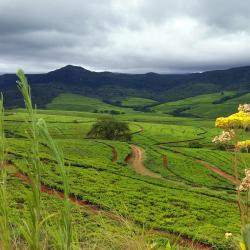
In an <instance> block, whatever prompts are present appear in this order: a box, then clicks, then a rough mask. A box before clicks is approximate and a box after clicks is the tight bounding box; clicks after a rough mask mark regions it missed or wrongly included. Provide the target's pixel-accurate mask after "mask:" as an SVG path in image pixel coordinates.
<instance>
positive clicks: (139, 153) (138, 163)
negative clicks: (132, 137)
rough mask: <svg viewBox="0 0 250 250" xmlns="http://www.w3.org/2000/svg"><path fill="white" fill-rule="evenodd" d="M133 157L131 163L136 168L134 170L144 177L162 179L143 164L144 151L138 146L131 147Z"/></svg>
mask: <svg viewBox="0 0 250 250" xmlns="http://www.w3.org/2000/svg"><path fill="white" fill-rule="evenodd" d="M131 149H132V156H131V158H130V162H131V164H132V166H133V168H134V170H135V171H136V172H137V173H138V174H140V175H143V176H149V177H154V178H162V177H161V175H159V174H156V173H154V172H152V171H151V170H149V169H147V168H146V167H145V166H144V164H143V155H144V150H143V149H142V148H140V147H138V146H136V145H131Z"/></svg>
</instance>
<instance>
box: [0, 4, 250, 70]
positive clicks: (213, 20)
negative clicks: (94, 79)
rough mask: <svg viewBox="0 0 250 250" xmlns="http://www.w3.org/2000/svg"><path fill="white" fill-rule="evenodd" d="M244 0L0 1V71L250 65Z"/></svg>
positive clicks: (248, 7) (249, 10)
mask: <svg viewBox="0 0 250 250" xmlns="http://www.w3.org/2000/svg"><path fill="white" fill-rule="evenodd" d="M249 53H250V1H249V0H240V1H237V0H0V72H1V73H5V72H8V73H11V72H15V71H16V69H17V68H23V69H24V70H25V71H26V72H30V73H32V72H33V73H36V72H48V71H51V70H54V69H57V68H60V67H63V66H65V65H68V64H73V65H80V66H82V67H85V68H87V69H89V70H93V71H113V72H126V73H145V72H157V73H186V72H202V71H206V70H212V69H225V68H230V67H238V66H243V65H250V56H249Z"/></svg>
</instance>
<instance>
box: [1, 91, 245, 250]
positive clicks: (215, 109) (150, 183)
mask: <svg viewBox="0 0 250 250" xmlns="http://www.w3.org/2000/svg"><path fill="white" fill-rule="evenodd" d="M248 98H249V94H242V95H239V93H237V92H234V91H223V92H221V91H220V92H214V93H211V94H207V95H199V96H195V97H191V98H187V99H183V100H179V101H174V102H167V103H165V102H164V103H161V104H158V103H157V102H156V101H154V100H153V99H145V98H141V97H138V98H134V97H130V98H124V97H123V98H120V99H119V101H118V99H116V102H112V103H110V102H109V103H107V101H102V100H101V99H98V98H92V97H91V98H90V97H86V96H82V95H79V94H70V93H64V94H61V95H59V96H57V97H56V98H55V99H53V100H52V101H51V102H50V103H49V104H48V105H47V108H46V109H43V110H42V109H38V110H37V119H40V118H42V119H44V120H46V124H47V127H48V131H49V132H50V135H51V136H52V137H53V138H54V141H55V143H56V144H57V145H59V147H60V149H61V150H62V152H63V160H62V161H63V162H65V166H66V168H67V174H68V176H67V181H68V184H69V186H68V192H69V196H70V197H76V198H78V199H79V201H84V205H83V206H79V204H78V205H77V204H76V203H73V204H72V221H73V224H72V225H73V226H72V228H73V231H74V232H77V231H78V232H84V233H82V234H81V236H80V241H81V242H82V244H83V245H84V247H86V248H87V249H88V248H89V249H91V247H92V246H93V245H94V244H96V247H97V249H130V248H129V246H130V245H129V244H135V242H136V241H138V239H140V241H139V244H141V245H143V244H145V245H143V246H145V247H144V249H150V248H149V245H150V246H151V245H154V244H156V246H155V248H153V249H165V248H166V243H167V242H168V240H170V241H171V242H172V243H174V242H175V241H177V243H178V244H177V245H179V246H180V245H181V244H180V243H179V241H180V240H179V241H178V237H179V238H180V239H182V240H183V239H185V238H186V237H187V238H188V239H191V240H193V241H198V242H199V243H203V244H207V245H209V246H212V247H213V248H214V249H222V250H227V249H234V248H232V247H231V246H230V244H229V242H228V241H227V240H226V239H225V238H224V234H225V233H226V232H231V233H233V234H234V235H236V236H237V235H239V234H240V232H239V225H240V220H239V215H238V212H237V204H236V197H235V186H234V184H233V183H232V182H231V181H230V180H229V179H227V178H225V177H224V176H223V175H220V174H218V173H216V172H215V171H212V170H211V169H209V168H208V167H206V165H204V164H203V163H204V162H205V163H206V164H208V165H209V166H213V167H215V168H217V169H219V170H221V171H222V172H223V173H225V174H227V175H229V176H233V175H234V170H233V169H232V168H231V163H232V161H233V153H232V152H226V151H223V150H220V149H218V147H216V146H214V145H213V144H212V143H211V140H212V138H213V137H214V136H215V135H216V134H218V129H215V128H214V121H213V119H211V118H212V117H214V116H220V115H226V114H227V113H231V112H232V110H235V109H236V107H237V105H238V103H239V102H248ZM122 106H123V107H122ZM136 108H140V109H141V108H142V109H141V110H143V108H147V110H146V111H147V112H142V111H139V110H138V109H136ZM148 108H150V109H151V111H150V110H148ZM135 109H136V110H135ZM112 111H116V112H117V113H115V114H114V113H113V114H112ZM112 115H115V120H114V117H113V118H112ZM25 121H26V122H25ZM100 121H101V122H103V121H105V122H106V124H105V126H104V127H106V128H107V130H108V131H109V130H112V122H113V121H116V122H117V123H118V124H120V125H121V124H127V125H126V128H125V130H126V135H129V136H131V137H132V138H131V141H127V139H130V138H125V139H126V140H123V139H124V138H116V137H112V136H111V137H109V136H103V134H102V135H101V136H99V135H98V134H97V133H93V128H95V126H96V124H98V123H100ZM4 123H5V135H6V145H7V147H6V152H7V155H6V160H7V162H8V164H9V165H10V167H9V168H8V189H9V190H12V192H11V194H9V195H10V197H11V198H10V204H11V205H10V206H11V208H13V210H11V223H13V224H14V223H15V221H18V220H20V218H18V214H20V213H21V214H22V215H23V217H24V218H26V217H27V218H28V217H29V213H28V206H29V204H28V203H27V201H26V200H25V195H24V194H25V193H29V192H31V193H32V188H30V185H29V183H24V182H23V181H21V180H20V178H17V176H16V173H19V174H20V173H23V174H30V172H29V171H30V165H31V163H30V162H29V161H27V159H29V157H30V152H31V149H32V142H31V140H30V132H27V131H29V126H30V125H31V124H32V119H31V117H30V116H28V115H27V113H26V111H25V110H24V109H9V110H7V111H6V115H5V117H4ZM102 128H103V126H102ZM91 129H92V130H91ZM89 131H92V133H89ZM96 131H98V133H99V132H100V130H99V129H98V128H97V130H96ZM118 135H120V134H119V133H118ZM118 137H119V136H118ZM115 139H122V140H123V141H116V140H115ZM37 143H38V145H39V151H38V153H37V154H38V159H37V160H39V161H40V162H41V166H40V174H41V183H42V184H44V185H46V187H47V188H49V190H57V191H63V190H64V189H65V184H64V181H63V178H62V169H61V168H60V165H58V164H57V163H56V162H57V160H58V159H56V157H55V155H53V154H51V145H49V143H48V141H46V140H44V138H43V140H42V138H40V137H39V140H38V141H37ZM133 145H137V146H138V147H140V148H141V149H142V151H141V152H140V153H141V154H142V159H143V162H142V164H143V165H144V166H145V168H147V169H149V170H151V171H152V172H153V173H157V174H158V175H157V177H150V176H147V175H143V174H139V173H138V172H137V171H136V167H135V166H134V164H133V158H135V153H134V151H132V147H133ZM239 156H240V160H239V170H240V175H241V177H243V173H244V169H245V168H246V167H247V164H246V163H247V162H249V160H250V156H249V154H247V153H240V154H239ZM201 161H203V163H202V162H201ZM201 201H202V202H201ZM86 204H87V205H88V206H86ZM63 205H65V204H64V201H62V200H61V199H60V198H59V196H58V195H53V194H52V195H51V194H50V195H48V194H46V193H42V200H41V206H42V207H43V208H44V210H45V211H48V213H53V212H54V211H57V210H58V208H60V207H61V206H63ZM89 205H90V206H93V207H94V209H96V210H97V211H98V214H97V213H96V212H94V211H93V209H89ZM89 210H90V211H89ZM99 213H100V214H99ZM115 215H118V216H119V217H120V218H122V219H121V220H122V221H121V220H120V221H117V219H114V216H115ZM50 226H51V225H49V226H48V227H50ZM150 230H151V231H150ZM17 233H19V234H20V232H17ZM110 238H112V240H111V239H110ZM131 249H133V248H131ZM136 249H137V248H136ZM180 249H182V248H180ZM183 249H184V248H183ZM185 249H188V248H185Z"/></svg>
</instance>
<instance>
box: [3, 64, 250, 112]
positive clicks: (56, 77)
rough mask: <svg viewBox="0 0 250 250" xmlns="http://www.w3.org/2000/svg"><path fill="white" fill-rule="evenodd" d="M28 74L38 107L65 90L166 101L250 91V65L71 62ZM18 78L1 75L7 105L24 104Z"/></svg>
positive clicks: (116, 100)
mask: <svg viewBox="0 0 250 250" xmlns="http://www.w3.org/2000/svg"><path fill="white" fill-rule="evenodd" d="M27 77H28V80H29V82H30V85H31V88H32V96H33V99H34V102H35V103H36V104H37V105H38V107H46V105H47V104H49V103H50V102H51V101H52V100H53V99H54V98H55V97H57V96H58V95H59V94H62V93H73V94H79V95H82V96H88V97H94V98H99V99H102V100H104V102H111V103H114V104H117V103H118V104H119V103H122V102H123V101H125V100H126V99H127V98H129V97H136V98H146V99H151V100H155V101H158V102H161V103H163V102H168V101H176V100H179V99H182V98H188V97H193V96H196V95H202V94H210V93H215V92H222V91H235V93H236V94H237V95H241V94H244V93H246V92H249V91H250V66H246V67H239V68H232V69H228V70H215V71H208V72H204V73H193V74H156V73H147V74H121V73H112V72H93V71H89V70H86V69H84V68H82V67H79V66H72V65H68V66H65V67H63V68H61V69H57V70H55V71H51V72H48V73H44V74H28V75H27ZM16 80H17V79H16V75H15V74H4V75H2V76H0V90H1V91H2V92H3V93H4V96H5V104H6V106H7V107H18V106H21V105H22V104H23V101H22V99H21V97H20V95H19V93H18V90H17V88H16ZM150 105H152V104H150Z"/></svg>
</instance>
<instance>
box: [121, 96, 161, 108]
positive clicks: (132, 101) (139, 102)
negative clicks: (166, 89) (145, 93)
mask: <svg viewBox="0 0 250 250" xmlns="http://www.w3.org/2000/svg"><path fill="white" fill-rule="evenodd" d="M157 103H158V102H157V101H154V100H152V99H146V98H139V97H129V98H127V99H126V100H124V101H122V103H121V105H122V106H125V107H131V108H136V107H145V106H150V105H154V104H157Z"/></svg>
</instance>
